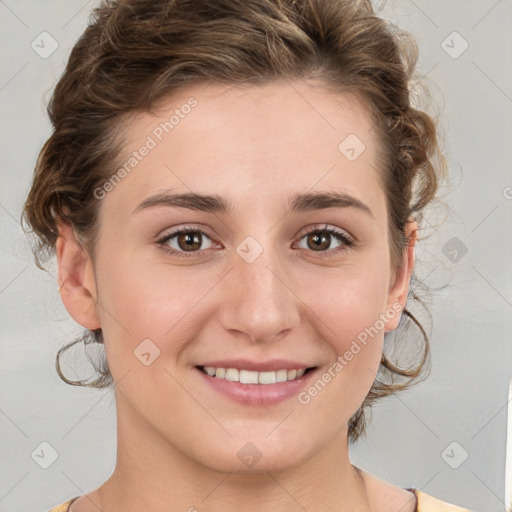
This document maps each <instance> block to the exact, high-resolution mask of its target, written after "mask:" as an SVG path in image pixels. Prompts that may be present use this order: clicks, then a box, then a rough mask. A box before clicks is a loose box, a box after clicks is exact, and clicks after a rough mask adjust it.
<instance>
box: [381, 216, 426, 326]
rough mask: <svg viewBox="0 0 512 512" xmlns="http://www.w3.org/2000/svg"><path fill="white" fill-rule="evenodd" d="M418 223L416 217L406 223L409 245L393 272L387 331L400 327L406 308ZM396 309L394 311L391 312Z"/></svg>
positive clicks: (405, 232) (405, 231)
mask: <svg viewBox="0 0 512 512" xmlns="http://www.w3.org/2000/svg"><path fill="white" fill-rule="evenodd" d="M417 233H418V224H417V222H416V221H415V220H414V219H411V220H409V222H407V223H406V225H405V230H404V234H405V236H406V237H408V238H409V245H408V246H407V247H406V248H405V249H404V252H403V254H402V258H401V262H400V264H399V266H398V267H397V268H396V269H395V270H394V272H393V278H392V282H391V285H390V288H389V293H388V309H387V311H388V312H389V313H390V314H386V323H385V331H384V332H389V331H393V330H394V329H396V328H397V327H398V324H399V322H400V317H401V312H402V311H403V309H404V308H405V304H406V302H407V296H408V293H409V282H410V280H411V275H412V271H413V269H414V252H415V247H416V240H417ZM392 311H394V313H391V312H392Z"/></svg>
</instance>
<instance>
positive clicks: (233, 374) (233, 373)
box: [224, 368, 240, 382]
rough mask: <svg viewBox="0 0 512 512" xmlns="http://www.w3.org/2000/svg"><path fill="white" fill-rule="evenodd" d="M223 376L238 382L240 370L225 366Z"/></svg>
mask: <svg viewBox="0 0 512 512" xmlns="http://www.w3.org/2000/svg"><path fill="white" fill-rule="evenodd" d="M224 378H225V379H226V380H232V381H233V382H240V372H239V371H238V370H237V369H236V368H226V375H224Z"/></svg>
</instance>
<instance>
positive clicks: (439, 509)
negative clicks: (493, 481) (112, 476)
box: [49, 489, 471, 512]
mask: <svg viewBox="0 0 512 512" xmlns="http://www.w3.org/2000/svg"><path fill="white" fill-rule="evenodd" d="M407 490H408V491H411V492H412V493H413V494H414V496H415V497H416V508H415V509H414V511H415V512H471V511H470V510H468V509H467V508H462V507H457V506H456V505H451V504H450V503H446V502H445V501H441V500H438V499H436V498H434V497H432V496H429V495H428V494H425V493H424V492H421V491H418V490H417V489H407ZM78 498H79V496H77V497H76V498H73V499H71V500H69V501H66V502H65V503H62V504H61V505H59V506H58V507H55V508H52V509H51V510H50V511H49V512H68V511H69V507H70V506H71V504H72V503H73V501H76V500H77V499H78Z"/></svg>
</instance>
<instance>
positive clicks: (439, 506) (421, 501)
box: [411, 489, 471, 512]
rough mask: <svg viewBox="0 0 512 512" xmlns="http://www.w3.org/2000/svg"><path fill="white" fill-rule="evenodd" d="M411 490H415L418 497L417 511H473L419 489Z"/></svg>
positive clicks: (413, 490)
mask: <svg viewBox="0 0 512 512" xmlns="http://www.w3.org/2000/svg"><path fill="white" fill-rule="evenodd" d="M411 491H412V492H414V494H415V495H416V498H417V499H418V509H417V512H471V511H470V510H469V509H467V508H462V507H458V506H457V505H452V504H451V503H447V502H446V501H441V500H438V499H437V498H434V497H433V496H429V495H428V494H425V493H424V492H421V491H418V490H417V489H411Z"/></svg>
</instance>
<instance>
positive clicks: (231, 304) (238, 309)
mask: <svg viewBox="0 0 512 512" xmlns="http://www.w3.org/2000/svg"><path fill="white" fill-rule="evenodd" d="M287 275H288V274H287V272H286V271H285V269H284V268H283V266H282V265H280V264H279V260H278V257H277V255H276V254H274V253H272V254H270V253H269V251H266V250H265V251H263V253H262V254H261V255H260V256H259V257H258V258H257V259H256V260H255V261H253V262H252V263H248V262H247V261H245V260H244V259H243V258H241V257H239V256H238V255H237V256H236V257H235V263H234V268H233V269H232V270H231V272H230V275H229V277H228V279H229V283H228V285H227V287H226V289H225V295H224V296H223V302H222V306H221V312H220V321H221V323H222V326H223V327H224V329H226V331H230V332H231V333H232V334H233V333H235V334H237V335H238V336H241V334H240V333H242V334H243V335H245V337H246V338H248V339H249V340H250V341H251V342H270V341H273V340H275V339H276V338H277V337H279V336H280V335H283V334H284V332H286V331H290V330H291V329H293V328H294V327H296V326H297V325H298V324H299V322H300V300H299V298H298V297H297V295H296V294H294V291H293V285H291V283H290V282H289V281H290V278H289V277H288V279H287ZM287 281H288V282H287ZM224 299H225V300H224Z"/></svg>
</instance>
